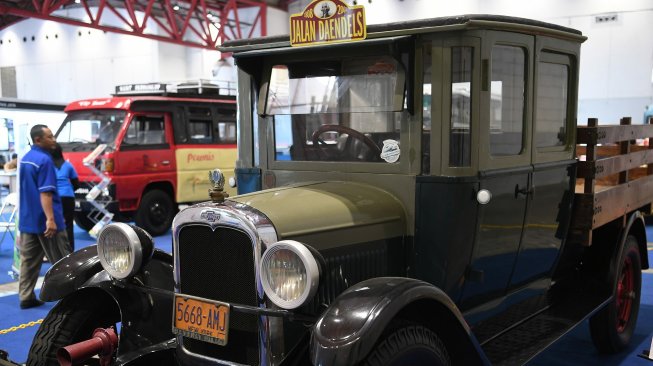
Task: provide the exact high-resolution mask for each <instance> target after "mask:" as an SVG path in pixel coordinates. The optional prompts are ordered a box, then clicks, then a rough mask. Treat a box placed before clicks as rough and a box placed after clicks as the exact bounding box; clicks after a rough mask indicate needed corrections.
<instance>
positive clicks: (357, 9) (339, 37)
mask: <svg viewBox="0 0 653 366" xmlns="http://www.w3.org/2000/svg"><path fill="white" fill-rule="evenodd" d="M366 36H367V27H366V25H365V9H364V8H363V6H362V5H358V6H349V5H347V4H345V3H344V2H342V1H341V0H313V1H312V2H311V3H310V4H308V5H307V6H306V8H304V11H303V12H302V13H299V14H293V15H291V16H290V45H291V46H307V45H313V44H321V43H332V42H349V41H357V40H361V39H365V37H366Z"/></svg>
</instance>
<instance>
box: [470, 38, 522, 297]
mask: <svg viewBox="0 0 653 366" xmlns="http://www.w3.org/2000/svg"><path fill="white" fill-rule="evenodd" d="M484 40H485V42H484V44H483V48H482V56H481V65H480V66H481V69H482V77H481V78H482V80H481V93H480V94H481V96H480V99H481V101H480V102H481V105H480V114H481V116H480V132H479V134H480V139H479V141H480V143H479V145H480V146H479V178H478V179H479V183H478V190H479V191H481V190H485V191H486V192H487V193H489V195H490V199H489V201H488V202H487V203H484V204H482V203H479V206H478V216H477V226H476V239H475V245H474V249H473V253H472V258H471V262H470V265H469V268H468V270H467V274H466V280H465V285H464V290H463V295H462V301H461V307H462V308H463V309H469V308H471V307H474V306H476V305H479V304H482V303H485V302H487V301H490V300H492V299H496V298H499V297H502V296H504V295H505V294H506V292H507V289H508V286H509V283H510V279H511V276H512V273H513V270H514V267H515V263H516V259H517V254H518V251H519V246H520V242H521V238H522V231H523V227H524V217H525V214H526V207H527V202H528V197H529V196H530V193H531V191H532V190H531V184H532V182H531V181H530V176H531V172H532V169H533V168H532V165H531V146H530V135H531V127H530V126H531V113H530V108H531V107H530V104H529V103H528V101H529V100H530V94H531V92H530V83H531V80H532V77H531V72H532V71H531V68H530V67H529V65H531V64H532V62H531V60H532V58H533V56H532V53H533V46H534V40H533V37H532V36H526V35H521V34H512V33H507V32H487V33H486V35H485V38H484Z"/></svg>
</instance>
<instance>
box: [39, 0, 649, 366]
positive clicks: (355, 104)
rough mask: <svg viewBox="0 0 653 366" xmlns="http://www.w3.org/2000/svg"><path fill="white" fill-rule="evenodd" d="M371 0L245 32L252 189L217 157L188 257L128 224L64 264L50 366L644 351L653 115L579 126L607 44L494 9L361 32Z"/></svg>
mask: <svg viewBox="0 0 653 366" xmlns="http://www.w3.org/2000/svg"><path fill="white" fill-rule="evenodd" d="M316 4H322V7H323V9H322V8H320V9H319V10H320V11H318V10H317V9H314V7H315V6H316ZM325 4H326V5H325ZM332 5H333V9H331V6H332ZM341 6H343V7H346V8H341ZM311 7H313V8H311ZM334 9H335V10H334ZM358 9H359V8H357V7H348V6H346V5H344V3H341V2H339V1H336V0H333V1H321V2H313V3H311V4H309V5H308V7H307V8H306V11H305V12H304V13H302V14H298V15H296V16H293V20H292V21H291V29H292V32H293V34H294V35H293V36H292V37H291V38H288V37H276V36H275V37H268V38H261V39H249V40H241V41H233V42H229V43H227V44H225V45H224V48H223V51H224V52H231V53H232V54H233V57H234V58H235V60H236V64H237V66H238V68H239V74H238V75H239V80H238V83H239V92H238V128H239V130H238V156H239V160H238V163H237V169H236V173H237V174H236V175H237V184H238V189H239V190H240V193H244V192H245V191H250V192H249V193H246V194H239V195H237V196H234V197H225V196H226V195H225V194H224V193H223V192H222V191H221V190H222V186H223V184H224V178H223V177H222V174H221V173H220V172H217V171H215V172H213V173H211V174H212V181H213V182H214V188H213V190H212V191H211V195H210V196H211V200H209V201H207V202H205V203H201V204H197V205H194V206H191V207H188V208H186V209H184V210H182V211H181V212H179V213H178V214H177V216H176V217H175V219H174V222H173V232H172V240H173V253H170V254H169V253H165V252H162V251H160V250H157V249H153V243H152V239H151V237H149V235H148V234H147V233H146V232H145V231H143V230H142V229H139V228H137V227H134V226H131V225H128V224H124V223H116V224H111V225H108V226H107V227H106V228H105V229H104V230H103V231H102V232H101V233H100V236H99V238H98V244H97V246H92V247H89V248H86V249H84V250H81V251H78V252H76V253H73V254H71V255H70V256H68V257H66V258H65V259H63V260H61V261H60V262H58V263H56V264H55V265H53V267H52V269H51V270H50V271H49V272H48V274H47V276H46V278H45V281H44V284H43V288H42V290H41V295H40V296H41V299H43V300H47V301H57V300H59V303H58V304H57V305H56V306H55V307H54V308H53V309H52V310H51V312H50V313H49V315H48V316H47V317H46V318H45V320H44V321H43V324H42V325H41V327H40V329H39V330H38V332H37V334H36V337H35V338H34V342H33V344H32V346H31V349H30V353H29V361H28V365H42V364H48V365H49V364H55V363H56V362H57V361H56V357H57V356H58V357H59V358H60V359H61V360H63V362H82V360H83V359H84V358H86V357H88V356H90V355H91V354H99V355H100V356H99V357H100V361H101V363H104V364H115V365H153V364H158V365H165V364H183V365H310V364H312V365H321V366H328V365H449V364H452V365H476V364H482V365H487V364H506V365H513V364H523V363H526V362H528V360H530V359H532V357H534V356H535V355H536V354H538V353H539V352H541V351H542V350H544V349H546V348H547V347H548V346H549V345H551V344H552V343H553V342H555V341H556V340H558V339H559V338H560V337H561V336H562V335H563V334H565V333H566V332H568V331H569V330H571V329H573V328H574V327H575V326H577V325H579V324H583V321H584V320H586V319H589V324H590V328H591V336H592V340H593V341H594V344H595V345H596V347H597V348H598V349H599V350H600V351H601V352H617V351H620V350H622V349H623V348H625V347H626V346H627V344H628V342H629V340H630V338H631V335H632V334H633V330H634V328H635V324H636V322H637V315H638V310H639V302H640V286H641V271H642V269H643V268H648V266H649V263H648V257H647V252H646V233H645V225H644V220H643V214H644V213H649V212H650V204H651V201H653V186H652V185H653V175H651V174H650V173H651V169H650V168H648V167H647V164H649V163H651V162H653V153H652V152H651V151H650V150H648V148H644V149H642V148H641V147H636V145H634V144H633V141H634V140H636V139H639V138H646V137H649V136H653V127H652V126H650V125H629V124H628V119H624V120H623V122H622V125H612V126H607V125H603V124H599V123H597V121H596V120H591V121H589V123H588V125H587V126H586V127H581V126H577V121H576V114H577V92H578V71H579V70H578V65H579V57H580V46H581V43H582V42H583V41H584V40H585V37H584V36H583V35H582V34H581V33H580V32H579V31H576V30H574V29H569V28H565V27H562V26H559V25H554V24H548V23H543V22H539V21H534V20H527V19H520V18H512V17H506V16H492V15H466V16H457V17H446V18H436V19H430V20H419V21H411V22H402V23H394V24H383V25H370V26H367V27H366V28H365V31H366V32H361V31H360V28H359V25H358V24H357V23H353V25H352V23H347V22H355V20H356V19H359V18H360V16H358V15H357V13H356V12H357V11H359V10H358ZM331 10H334V11H331ZM340 10H342V12H341V11H340ZM334 14H335V15H334ZM337 17H340V18H337ZM354 29H355V30H356V32H354V31H353V30H354ZM297 32H300V33H299V34H297ZM301 32H304V33H301ZM305 32H308V33H305ZM324 32H326V33H324ZM361 34H362V35H361ZM345 36H349V37H350V39H348V40H346V39H340V38H338V37H341V38H342V37H345ZM359 36H361V37H362V36H364V38H357V37H359ZM311 41H314V43H312V44H310V43H311ZM291 42H293V44H292V45H291ZM295 43H297V44H295ZM612 122H617V121H612ZM613 144H616V145H613ZM604 149H608V150H611V151H612V152H613V153H614V154H615V155H614V156H609V155H606V153H604V152H603V150H604ZM207 199H208V195H207ZM96 328H99V329H97V330H95V332H94V329H96ZM92 335H93V336H92ZM64 346H65V347H64ZM92 361H93V362H96V363H97V362H98V360H97V359H96V360H92Z"/></svg>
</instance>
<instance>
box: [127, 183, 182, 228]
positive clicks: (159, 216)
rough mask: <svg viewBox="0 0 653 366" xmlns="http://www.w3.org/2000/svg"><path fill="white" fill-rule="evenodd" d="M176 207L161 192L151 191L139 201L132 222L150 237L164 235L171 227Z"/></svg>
mask: <svg viewBox="0 0 653 366" xmlns="http://www.w3.org/2000/svg"><path fill="white" fill-rule="evenodd" d="M176 213H177V207H176V206H175V204H174V203H173V202H172V198H170V196H169V195H168V194H167V193H166V192H164V191H161V190H158V189H154V190H151V191H149V192H147V193H145V195H143V198H142V199H141V204H140V205H139V206H138V210H136V216H135V217H134V221H135V222H136V225H137V226H140V227H141V228H143V229H145V231H147V232H148V233H150V235H152V236H159V235H163V234H165V233H166V232H167V231H168V230H169V229H170V226H171V225H172V219H173V218H174V217H175V214H176Z"/></svg>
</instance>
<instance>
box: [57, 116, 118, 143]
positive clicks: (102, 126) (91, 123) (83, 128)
mask: <svg viewBox="0 0 653 366" xmlns="http://www.w3.org/2000/svg"><path fill="white" fill-rule="evenodd" d="M126 115H127V112H126V111H120V110H95V111H75V112H70V113H68V116H66V119H65V120H64V121H63V123H62V125H61V127H60V128H59V131H58V132H57V136H56V137H57V142H58V143H60V144H61V146H62V147H63V149H64V151H71V150H72V151H87V150H88V151H91V150H93V149H94V148H95V147H96V146H97V145H99V144H107V145H109V147H115V144H116V137H117V136H118V132H119V131H120V127H121V126H122V123H123V121H124V120H125V116H126ZM73 145H74V146H73ZM67 147H68V148H67Z"/></svg>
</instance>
